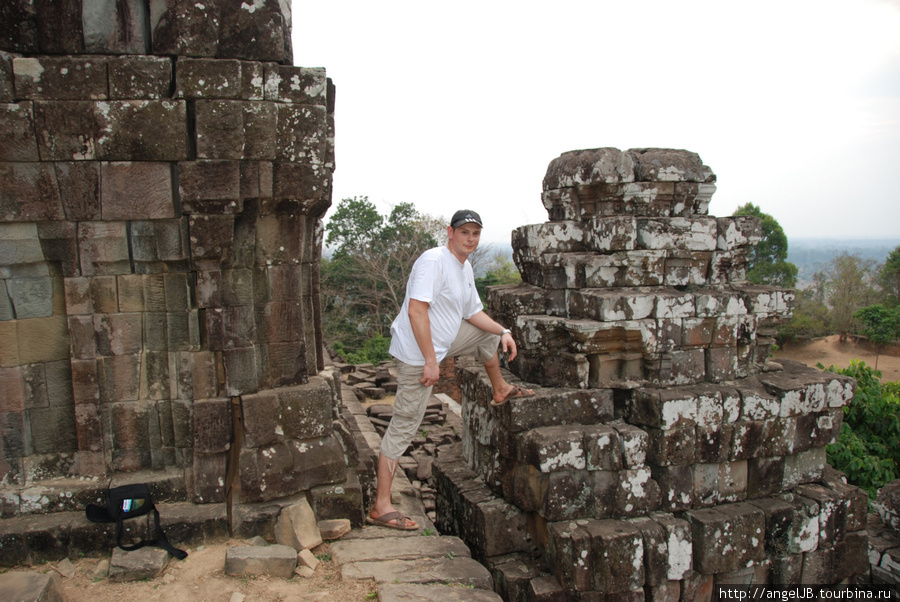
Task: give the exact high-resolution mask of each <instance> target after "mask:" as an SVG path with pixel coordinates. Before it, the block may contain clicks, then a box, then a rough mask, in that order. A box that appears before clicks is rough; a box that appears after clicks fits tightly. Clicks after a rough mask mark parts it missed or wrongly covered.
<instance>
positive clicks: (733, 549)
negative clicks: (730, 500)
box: [684, 503, 765, 574]
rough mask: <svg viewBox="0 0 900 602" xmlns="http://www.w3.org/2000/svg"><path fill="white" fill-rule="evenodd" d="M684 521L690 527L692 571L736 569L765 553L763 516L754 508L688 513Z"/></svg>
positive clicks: (726, 507) (736, 506)
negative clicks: (692, 557) (737, 544)
mask: <svg viewBox="0 0 900 602" xmlns="http://www.w3.org/2000/svg"><path fill="white" fill-rule="evenodd" d="M684 518H685V519H686V520H687V522H688V523H689V524H690V526H691V537H692V541H693V549H694V568H695V569H696V570H698V571H700V572H701V573H703V574H711V573H719V572H726V571H734V570H738V569H739V568H743V567H745V566H746V563H747V562H748V561H753V560H761V559H762V558H763V556H764V554H765V549H764V537H763V536H764V528H765V515H764V514H763V512H762V511H761V510H759V509H758V508H755V507H753V506H750V505H748V504H746V503H740V504H726V505H721V506H717V507H716V508H705V509H701V510H691V511H689V512H686V513H685V515H684ZM735 541H740V542H742V545H739V546H735V545H733V544H732V542H735Z"/></svg>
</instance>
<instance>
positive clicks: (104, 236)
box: [78, 222, 131, 276]
mask: <svg viewBox="0 0 900 602" xmlns="http://www.w3.org/2000/svg"><path fill="white" fill-rule="evenodd" d="M78 249H79V251H80V256H79V259H80V262H81V273H82V275H84V276H102V275H115V274H128V273H130V272H131V260H130V256H129V252H128V237H127V234H126V231H125V222H80V223H79V224H78Z"/></svg>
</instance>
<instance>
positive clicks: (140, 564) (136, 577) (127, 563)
mask: <svg viewBox="0 0 900 602" xmlns="http://www.w3.org/2000/svg"><path fill="white" fill-rule="evenodd" d="M168 563H169V553H168V552H166V551H165V550H163V549H161V548H151V547H144V548H140V549H138V550H133V551H131V552H126V551H125V550H123V549H122V548H116V549H114V550H113V553H112V557H111V558H110V559H109V580H110V581H116V582H125V581H140V580H142V579H155V578H156V577H158V576H159V575H160V573H162V572H163V569H165V568H166V565H167V564H168Z"/></svg>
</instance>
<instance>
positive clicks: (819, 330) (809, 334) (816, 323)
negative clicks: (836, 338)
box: [778, 286, 832, 341]
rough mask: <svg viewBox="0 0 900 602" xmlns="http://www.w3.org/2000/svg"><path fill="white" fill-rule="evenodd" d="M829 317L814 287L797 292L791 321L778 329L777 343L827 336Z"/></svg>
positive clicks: (829, 331)
mask: <svg viewBox="0 0 900 602" xmlns="http://www.w3.org/2000/svg"><path fill="white" fill-rule="evenodd" d="M831 328H832V327H831V316H830V314H829V311H828V307H827V306H826V305H825V302H824V301H822V300H820V298H819V295H818V293H817V291H816V289H815V287H811V286H809V287H806V288H804V289H801V290H798V291H797V297H796V300H795V301H794V311H793V316H792V317H791V319H790V320H789V321H788V322H787V323H785V324H784V325H782V326H780V327H779V328H778V339H779V341H785V340H787V341H795V340H800V339H811V338H813V337H821V336H825V335H828V334H830V333H831V332H832V330H831Z"/></svg>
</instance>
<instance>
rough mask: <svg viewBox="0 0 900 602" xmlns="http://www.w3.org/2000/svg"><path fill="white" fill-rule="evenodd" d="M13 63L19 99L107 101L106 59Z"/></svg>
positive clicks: (24, 59)
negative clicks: (88, 99)
mask: <svg viewBox="0 0 900 602" xmlns="http://www.w3.org/2000/svg"><path fill="white" fill-rule="evenodd" d="M12 63H13V74H14V76H15V85H16V96H17V97H18V98H22V99H27V100H34V99H44V100H81V99H84V98H90V99H93V100H103V99H105V98H107V84H106V59H105V58H103V57H72V56H57V57H53V56H45V57H39V58H33V57H16V58H14V59H13V62H12Z"/></svg>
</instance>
